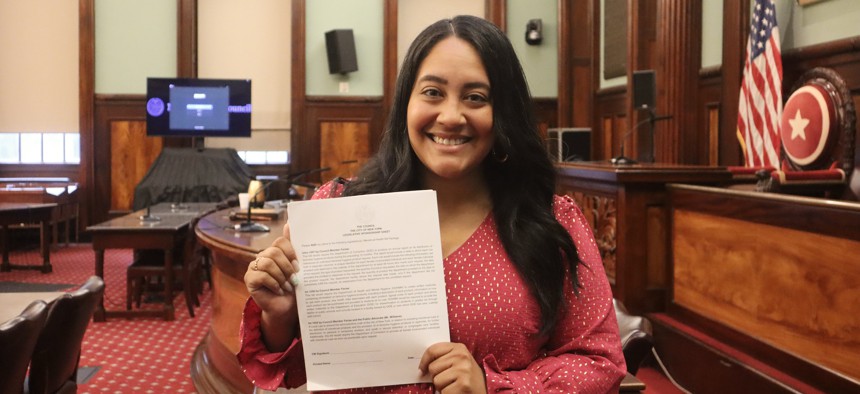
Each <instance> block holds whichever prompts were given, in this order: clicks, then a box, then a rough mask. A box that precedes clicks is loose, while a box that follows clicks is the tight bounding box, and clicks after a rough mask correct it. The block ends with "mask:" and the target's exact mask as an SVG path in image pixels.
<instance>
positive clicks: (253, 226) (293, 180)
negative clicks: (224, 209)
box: [234, 167, 331, 233]
mask: <svg viewBox="0 0 860 394" xmlns="http://www.w3.org/2000/svg"><path fill="white" fill-rule="evenodd" d="M330 169H331V168H330V167H322V168H315V169H311V170H304V171H299V172H297V173H294V174H288V175H287V176H285V177H283V178H281V177H278V178H275V179H273V180H272V181H271V182H269V183H267V184H265V185H263V186H261V187H258V188H257V189H256V190H255V191H254V194H253V195H250V196H248V212H247V215H248V216H247V217H246V218H245V221H244V222H242V223H239V224H237V225H236V226H234V228H235V229H236V231H238V232H240V233H267V232H269V231H270V230H269V226H266V225H265V224H262V223H257V222H253V221H251V207H252V204H251V201H256V200H257V196H258V195H260V193H262V192H264V191H266V190H268V189H269V187H270V186H272V185H274V184H275V183H276V182H281V181H286V182H287V186H288V187H291V186H292V185H293V184H297V185H303V186H304V185H305V183H304V182H298V179H299V178H302V177H304V176H307V175H309V174H315V173H317V172H323V171H328V170H330ZM264 195H265V194H264ZM264 204H265V203H264Z"/></svg>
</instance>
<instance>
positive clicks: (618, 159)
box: [609, 108, 672, 166]
mask: <svg viewBox="0 0 860 394" xmlns="http://www.w3.org/2000/svg"><path fill="white" fill-rule="evenodd" d="M666 119H672V115H661V116H655V115H654V110H653V109H651V108H649V109H648V119H645V120H641V121H639V122H638V123H636V124H635V125H633V127H631V128H630V130H628V131H627V132H626V133H624V137H622V138H621V146H620V148H621V153H620V155H618V156H615V157H613V158H611V159H609V162H610V163H612V164H614V165H617V166H626V165H632V164H638V163H639V162H638V161H636V160H633V159H631V158H629V157H627V156H625V155H624V143H625V142H627V138H628V137H630V134H633V132H634V131H636V130H637V129H638V128H639V126H642V125H643V124H646V123H648V124H649V125H650V127H649V128H650V130H651V138H652V142H651V145H652V146H651V149H652V150H653V149H654V146H653V145H654V142H653V137H654V122H656V121H658V120H666ZM653 159H654V155H653V154H652V155H651V160H652V161H653Z"/></svg>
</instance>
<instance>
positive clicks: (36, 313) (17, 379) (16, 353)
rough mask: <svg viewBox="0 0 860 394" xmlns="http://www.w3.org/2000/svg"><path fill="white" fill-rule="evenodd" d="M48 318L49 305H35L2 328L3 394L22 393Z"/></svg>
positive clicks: (0, 383)
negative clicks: (31, 360) (34, 350)
mask: <svg viewBox="0 0 860 394" xmlns="http://www.w3.org/2000/svg"><path fill="white" fill-rule="evenodd" d="M47 317H48V304H46V303H45V301H34V302H33V303H31V304H30V305H29V306H27V308H26V309H24V311H23V312H21V314H20V315H18V316H16V317H14V318H13V319H12V320H9V321H7V322H5V323H3V324H0V394H20V393H21V392H23V390H24V379H25V378H26V376H27V366H29V365H30V358H31V356H32V355H33V349H34V348H35V347H36V340H38V339H39V331H41V330H42V326H44V324H45V319H46V318H47Z"/></svg>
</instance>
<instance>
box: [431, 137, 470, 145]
mask: <svg viewBox="0 0 860 394" xmlns="http://www.w3.org/2000/svg"><path fill="white" fill-rule="evenodd" d="M430 138H432V139H433V142H435V143H437V144H442V145H462V144H465V143H466V139H465V138H442V137H437V136H435V135H434V136H430Z"/></svg>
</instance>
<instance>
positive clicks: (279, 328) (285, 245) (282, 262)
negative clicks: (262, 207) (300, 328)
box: [245, 224, 299, 351]
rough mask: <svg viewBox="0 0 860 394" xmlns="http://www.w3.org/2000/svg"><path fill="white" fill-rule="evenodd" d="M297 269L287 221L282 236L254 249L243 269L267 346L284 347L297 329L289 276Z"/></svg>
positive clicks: (294, 301)
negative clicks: (256, 307) (264, 247)
mask: <svg viewBox="0 0 860 394" xmlns="http://www.w3.org/2000/svg"><path fill="white" fill-rule="evenodd" d="M298 270H299V267H298V261H297V260H296V251H295V249H293V244H292V242H290V225H289V224H286V225H284V233H283V236H281V237H278V239H276V240H275V241H274V242H272V246H270V247H268V248H266V249H264V250H263V251H261V252H260V253H257V258H256V259H255V260H254V261H251V262H250V263H249V264H248V269H247V271H245V287H246V288H247V290H248V293H250V294H251V297H252V298H253V299H254V302H255V303H256V304H257V305H258V306H259V307H260V309H261V310H262V311H263V315H262V318H261V329H262V331H263V338H264V340H265V342H266V344H267V347H269V350H272V351H277V349H280V348H282V347H283V348H285V347H286V345H289V342H290V341H292V338H293V337H294V336H295V335H290V334H292V333H295V332H297V328H296V327H297V323H298V309H297V307H296V293H295V291H294V288H293V285H292V284H291V281H290V278H291V276H292V275H293V274H294V273H296V272H298ZM284 334H287V335H286V337H284V336H285V335H284ZM281 337H284V338H281ZM284 342H286V343H284Z"/></svg>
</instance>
